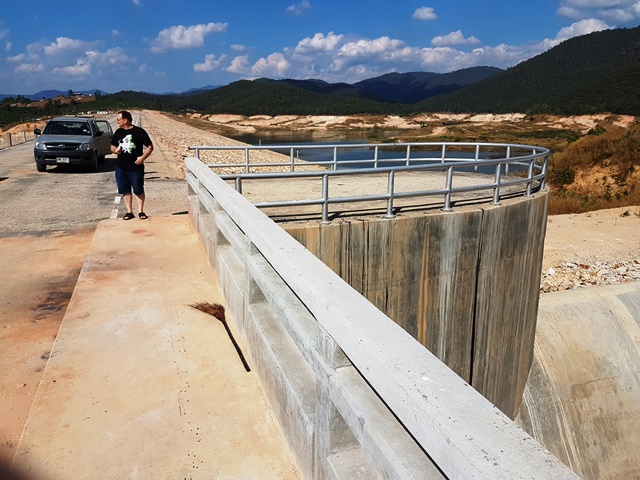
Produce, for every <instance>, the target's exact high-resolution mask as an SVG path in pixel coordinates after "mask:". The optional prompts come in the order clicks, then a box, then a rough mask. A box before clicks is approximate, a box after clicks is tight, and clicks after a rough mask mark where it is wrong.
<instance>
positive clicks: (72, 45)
mask: <svg viewBox="0 0 640 480" xmlns="http://www.w3.org/2000/svg"><path fill="white" fill-rule="evenodd" d="M93 45H94V44H93V43H91V42H85V41H83V40H74V39H73V38H68V37H58V38H56V41H55V42H52V43H50V44H49V45H45V46H44V48H43V51H44V54H45V55H47V56H59V55H67V54H69V53H73V52H80V51H83V50H85V49H87V48H91V47H92V46H93Z"/></svg>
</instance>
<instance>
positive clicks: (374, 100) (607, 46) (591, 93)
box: [0, 27, 640, 125]
mask: <svg viewBox="0 0 640 480" xmlns="http://www.w3.org/2000/svg"><path fill="white" fill-rule="evenodd" d="M78 93H88V94H93V93H95V91H91V90H89V91H85V92H78ZM101 93H102V95H101V97H102V98H100V99H96V100H95V103H96V105H95V107H96V109H109V108H114V106H117V105H127V106H128V108H149V109H156V110H164V111H172V112H185V111H198V112H202V113H235V114H243V115H258V114H262V115H281V114H282V115H285V114H286V115H350V114H372V115H380V114H397V115H409V114H414V113H419V112H446V111H448V112H460V113H510V112H521V113H531V114H536V113H550V114H558V115H577V114H594V113H603V112H611V113H616V114H629V115H640V27H636V28H631V29H613V30H605V31H601V32H595V33H591V34H588V35H583V36H580V37H575V38H572V39H569V40H566V41H564V42H563V43H561V44H559V45H557V46H556V47H554V48H552V49H550V50H548V51H547V52H545V53H542V54H540V55H538V56H536V57H534V58H531V59H529V60H527V61H523V62H521V63H520V64H518V65H516V66H514V67H512V68H509V69H508V70H500V69H498V68H494V67H473V68H466V69H462V70H457V71H454V72H450V73H443V74H438V73H432V72H410V73H388V74H385V75H381V76H379V77H375V78H370V79H367V80H362V81H360V82H357V83H354V84H348V83H328V82H325V81H322V80H316V79H307V80H296V79H284V80H272V79H268V78H261V79H257V80H253V81H249V80H240V81H237V82H233V83H230V84H229V85H225V86H220V87H213V86H207V87H202V88H198V89H191V90H188V91H186V92H183V93H181V94H164V95H159V94H149V93H144V92H117V93H114V94H105V93H104V92H101ZM60 94H62V95H66V94H67V92H61V91H57V90H47V91H42V92H38V93H37V94H33V95H29V96H28V97H29V98H32V99H41V98H42V97H46V98H53V97H55V96H56V95H60ZM6 96H7V95H4V97H6ZM1 98H3V95H0V99H1ZM3 107H5V106H3ZM47 108H48V109H49V110H46V111H43V112H40V113H39V114H40V115H50V114H54V113H57V112H58V110H59V108H58V107H57V106H56V105H48V106H47ZM65 108H67V109H69V110H68V112H67V113H73V110H72V109H73V108H80V107H75V106H73V105H70V106H66V107H65ZM82 108H85V107H82ZM4 110H6V112H2V111H0V114H2V116H3V118H0V125H1V124H6V123H9V122H11V121H15V120H14V119H15V118H16V117H17V116H19V115H20V113H19V112H18V113H16V112H13V111H11V109H10V108H9V106H6V108H4ZM65 112H66V111H65Z"/></svg>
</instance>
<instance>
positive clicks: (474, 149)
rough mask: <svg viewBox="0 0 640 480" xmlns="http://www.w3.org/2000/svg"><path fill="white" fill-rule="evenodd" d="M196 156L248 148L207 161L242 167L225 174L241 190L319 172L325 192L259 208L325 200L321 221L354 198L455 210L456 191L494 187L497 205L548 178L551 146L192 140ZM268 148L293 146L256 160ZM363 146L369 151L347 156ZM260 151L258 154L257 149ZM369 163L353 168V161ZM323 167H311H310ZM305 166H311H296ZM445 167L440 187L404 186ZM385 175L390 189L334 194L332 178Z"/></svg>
mask: <svg viewBox="0 0 640 480" xmlns="http://www.w3.org/2000/svg"><path fill="white" fill-rule="evenodd" d="M189 149H190V150H195V156H196V158H198V159H200V156H201V153H202V152H206V151H218V152H234V151H238V152H243V156H242V159H243V160H242V161H241V162H236V163H233V162H232V163H229V162H225V163H207V167H209V168H211V169H213V170H214V171H215V170H221V169H226V170H228V169H240V170H242V172H241V173H231V174H220V177H221V178H223V179H225V180H233V181H234V183H235V188H236V190H237V191H239V192H242V184H243V181H245V180H252V179H261V180H264V179H293V178H317V179H319V181H321V182H322V196H321V197H319V198H307V199H302V200H301V199H296V200H284V201H271V202H261V203H255V204H254V205H255V206H256V207H258V208H268V207H291V206H301V205H321V206H322V221H323V222H325V223H327V222H328V221H329V205H331V204H338V203H341V204H344V203H355V202H371V201H380V200H382V201H386V216H387V217H388V218H393V217H394V203H395V200H396V199H407V198H414V199H415V198H422V197H438V196H440V197H442V209H443V210H445V211H451V210H452V199H453V198H454V195H458V194H468V193H475V192H484V191H487V190H490V191H491V192H492V203H493V204H494V205H498V204H499V203H500V199H501V198H502V197H503V195H504V194H508V195H510V196H512V195H513V194H514V193H519V194H522V195H527V196H530V195H531V194H532V193H534V192H535V191H536V190H538V189H544V188H545V186H546V184H545V182H546V174H547V164H548V160H549V155H550V152H549V150H548V149H546V148H542V147H534V146H529V145H518V144H500V143H448V142H445V143H399V144H346V145H270V146H249V145H247V146H204V145H201V146H190V147H189ZM264 151H275V152H280V151H288V156H289V159H288V161H275V162H261V161H252V156H251V153H252V152H253V153H259V152H264ZM322 151H329V153H330V154H331V156H332V159H331V160H321V161H313V160H303V159H301V158H300V152H303V153H306V152H309V155H310V156H313V155H317V153H318V152H322ZM354 151H359V152H360V153H361V154H362V153H364V154H365V155H366V153H367V152H369V153H370V156H367V157H365V158H357V159H354V158H348V155H349V154H352V153H353V152H354ZM254 157H255V155H254ZM354 165H355V166H358V165H360V166H364V168H353V166H354ZM313 166H315V167H322V168H323V169H322V170H315V171H308V170H309V168H310V167H313ZM265 168H269V169H274V168H286V169H287V170H288V171H283V172H259V171H260V170H261V169H265ZM296 169H298V170H301V169H302V170H306V171H296ZM442 171H445V172H446V177H445V178H444V184H443V185H442V186H441V188H430V189H421V190H413V191H402V192H399V191H397V189H396V176H397V175H401V174H409V175H410V174H412V173H414V172H442ZM469 171H471V172H474V173H484V175H480V176H478V177H477V178H478V182H472V183H471V184H469V182H465V183H466V184H465V185H463V186H454V175H455V174H459V173H462V172H465V173H467V172H469ZM371 174H376V175H386V176H387V182H386V184H387V188H386V191H383V192H378V193H373V194H365V195H357V196H350V197H340V196H331V194H330V191H331V188H330V179H334V178H336V177H344V176H357V175H371Z"/></svg>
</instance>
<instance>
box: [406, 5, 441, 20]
mask: <svg viewBox="0 0 640 480" xmlns="http://www.w3.org/2000/svg"><path fill="white" fill-rule="evenodd" d="M412 18H414V19H415V20H436V19H437V18H438V16H437V15H436V14H435V12H434V10H433V8H431V7H420V8H418V9H416V11H415V12H413V17H412Z"/></svg>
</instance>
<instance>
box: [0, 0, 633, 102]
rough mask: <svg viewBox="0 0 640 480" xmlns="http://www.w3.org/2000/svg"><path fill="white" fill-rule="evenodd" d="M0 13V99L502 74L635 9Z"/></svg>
mask: <svg viewBox="0 0 640 480" xmlns="http://www.w3.org/2000/svg"><path fill="white" fill-rule="evenodd" d="M3 10H4V11H3V12H1V13H0V93H5V94H23V95H27V94H32V93H36V92H38V91H40V90H45V89H58V90H63V91H67V90H74V91H79V90H85V89H97V88H99V89H101V90H104V91H106V92H109V93H113V92H117V91H120V90H135V91H145V92H152V93H166V92H182V91H185V90H188V89H190V88H199V87H202V86H205V85H224V84H227V83H230V82H233V81H236V80H240V79H253V78H259V77H269V78H297V79H306V78H317V79H322V80H325V81H328V82H347V83H354V82H357V81H359V80H363V79H365V78H371V77H375V76H378V75H382V74H384V73H388V72H414V71H426V72H439V73H443V72H450V71H454V70H458V69H460V68H466V67H472V66H479V65H491V66H496V67H500V68H508V67H511V66H513V65H516V64H517V63H518V62H520V61H522V60H526V59H528V58H531V57H533V56H535V55H537V54H539V53H542V52H544V51H546V50H548V49H549V48H551V47H553V46H554V45H557V44H558V43H560V42H561V41H563V40H566V39H568V38H571V37H574V36H577V35H583V34H586V33H590V32H593V31H597V30H603V29H607V28H619V27H635V26H637V25H638V24H639V23H640V0H535V1H534V0H511V1H499V0H488V1H479V0H460V1H455V0H438V1H436V0H420V1H409V0H387V1H385V0H342V1H336V0H300V1H295V0H288V1H280V0H270V1H259V0H224V1H223V0H211V1H193V0H111V1H110V2H107V3H100V2H88V1H86V0H85V1H82V2H78V1H73V0H65V1H64V2H63V1H58V2H56V1H52V0H30V1H28V2H27V3H26V4H23V5H21V6H20V7H16V8H13V9H10V10H9V9H6V8H5V9H3ZM9 11H11V16H7V12H9Z"/></svg>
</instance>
